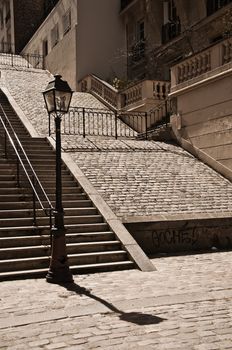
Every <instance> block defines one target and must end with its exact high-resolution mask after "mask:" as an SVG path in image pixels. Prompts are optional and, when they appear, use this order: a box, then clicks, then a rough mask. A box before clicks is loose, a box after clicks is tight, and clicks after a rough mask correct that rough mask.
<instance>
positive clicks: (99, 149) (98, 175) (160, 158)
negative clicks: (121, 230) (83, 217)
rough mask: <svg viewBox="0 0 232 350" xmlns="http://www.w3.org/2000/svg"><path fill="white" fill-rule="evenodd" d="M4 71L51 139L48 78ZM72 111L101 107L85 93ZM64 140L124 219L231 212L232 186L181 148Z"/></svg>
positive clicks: (126, 141) (148, 143) (29, 115)
mask: <svg viewBox="0 0 232 350" xmlns="http://www.w3.org/2000/svg"><path fill="white" fill-rule="evenodd" d="M0 69H1V79H0V86H6V87H7V89H8V90H9V92H10V94H11V95H12V96H13V97H14V99H15V100H16V102H17V103H18V105H19V106H20V108H21V109H22V110H23V112H24V113H25V115H26V116H27V118H28V119H29V120H30V121H31V123H32V125H33V126H34V128H35V129H36V130H37V132H38V133H39V134H40V135H43V136H47V130H48V118H47V113H46V111H45V108H44V102H43V97H42V94H41V91H43V89H44V88H45V87H46V85H47V83H48V81H49V80H50V79H51V76H50V74H49V73H48V72H45V71H42V70H34V69H21V70H20V69H17V70H16V69H6V68H5V67H4V69H3V68H1V67H0ZM72 105H73V106H82V107H94V108H102V107H103V105H102V104H101V103H100V102H99V101H97V100H96V99H95V98H94V97H93V96H91V95H90V94H86V93H75V94H74V97H73V100H72ZM104 108H105V107H104ZM62 140H63V141H62V146H63V149H64V150H65V151H67V152H69V154H70V156H71V157H72V158H73V160H74V161H75V162H76V163H77V164H78V166H79V167H80V168H81V170H82V171H83V172H84V174H85V175H86V176H87V177H88V179H89V180H90V181H91V182H92V184H93V185H94V186H95V187H96V189H97V190H98V191H99V192H100V193H101V195H102V196H103V198H104V199H105V200H106V202H107V203H108V204H109V206H110V207H111V208H112V210H113V211H114V212H115V213H116V214H117V215H118V216H119V217H121V218H125V217H128V216H147V215H149V216H150V215H156V214H162V213H165V214H167V213H169V214H173V213H174V214H177V213H213V212H217V213H227V214H228V213H229V214H230V213H231V212H232V184H231V183H230V182H229V181H227V180H226V179H224V178H223V177H222V176H220V175H218V174H217V173H216V172H215V171H213V170H211V169H210V168H209V167H207V166H206V165H204V164H203V163H201V162H199V161H198V160H197V159H195V158H194V157H193V156H191V155H190V154H189V153H187V152H185V151H183V150H182V149H181V148H180V147H177V146H174V145H171V144H165V143H162V142H152V141H138V140H131V139H127V138H123V139H118V140H115V139H114V138H109V137H108V138H106V137H96V136H87V137H86V138H85V139H84V138H83V137H82V136H63V137H62Z"/></svg>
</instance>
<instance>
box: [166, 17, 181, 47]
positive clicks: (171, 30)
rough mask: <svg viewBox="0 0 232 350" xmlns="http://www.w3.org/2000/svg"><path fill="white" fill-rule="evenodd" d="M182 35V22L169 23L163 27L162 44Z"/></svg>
mask: <svg viewBox="0 0 232 350" xmlns="http://www.w3.org/2000/svg"><path fill="white" fill-rule="evenodd" d="M180 33H181V24H180V20H179V19H177V20H176V21H175V22H174V21H173V22H168V23H166V24H164V25H163V26H162V43H163V44H166V43H167V42H168V41H170V40H172V39H174V38H175V37H176V36H178V35H179V34H180Z"/></svg>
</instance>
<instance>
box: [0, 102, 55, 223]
mask: <svg viewBox="0 0 232 350" xmlns="http://www.w3.org/2000/svg"><path fill="white" fill-rule="evenodd" d="M0 123H1V125H2V128H1V132H0V135H1V139H2V141H3V148H4V155H5V158H7V159H11V160H14V161H15V163H16V178H17V186H18V187H22V186H23V187H25V188H29V189H30V190H31V193H32V204H33V207H32V211H33V225H36V218H37V210H38V206H39V208H40V209H42V210H43V212H44V213H45V215H46V216H47V217H49V225H50V228H51V227H52V221H53V213H54V208H53V206H52V204H51V201H50V200H49V198H48V196H47V194H46V192H45V190H44V188H43V186H42V184H41V182H40V181H39V179H38V176H37V175H36V173H35V170H34V168H33V167H32V165H31V162H30V160H29V159H28V157H27V154H26V152H25V150H24V148H23V146H22V144H21V142H20V140H19V138H18V136H17V134H16V133H15V131H14V128H13V126H12V124H11V122H10V120H9V119H8V117H7V115H6V114H5V112H4V110H3V108H2V106H1V104H0Z"/></svg>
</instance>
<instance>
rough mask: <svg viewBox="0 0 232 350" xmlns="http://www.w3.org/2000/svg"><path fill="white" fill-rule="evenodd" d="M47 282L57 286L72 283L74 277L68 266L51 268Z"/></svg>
mask: <svg viewBox="0 0 232 350" xmlns="http://www.w3.org/2000/svg"><path fill="white" fill-rule="evenodd" d="M46 281H47V282H48V283H57V284H59V283H61V284H62V283H72V282H73V276H72V274H71V272H70V270H69V267H68V266H64V267H58V268H50V269H49V271H48V273H47V276H46Z"/></svg>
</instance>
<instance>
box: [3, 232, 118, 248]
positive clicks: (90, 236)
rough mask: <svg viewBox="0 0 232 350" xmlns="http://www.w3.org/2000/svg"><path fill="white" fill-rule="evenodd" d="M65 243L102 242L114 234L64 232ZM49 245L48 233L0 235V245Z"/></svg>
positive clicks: (7, 246)
mask: <svg viewBox="0 0 232 350" xmlns="http://www.w3.org/2000/svg"><path fill="white" fill-rule="evenodd" d="M65 236H66V242H67V243H84V242H91V243H92V242H102V241H113V240H114V239H115V235H114V233H113V232H112V231H105V232H86V233H66V235H65ZM40 244H42V245H50V234H49V232H48V233H47V234H46V235H39V234H38V235H34V233H32V234H31V235H27V236H12V237H0V247H1V248H10V247H27V246H38V245H40Z"/></svg>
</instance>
